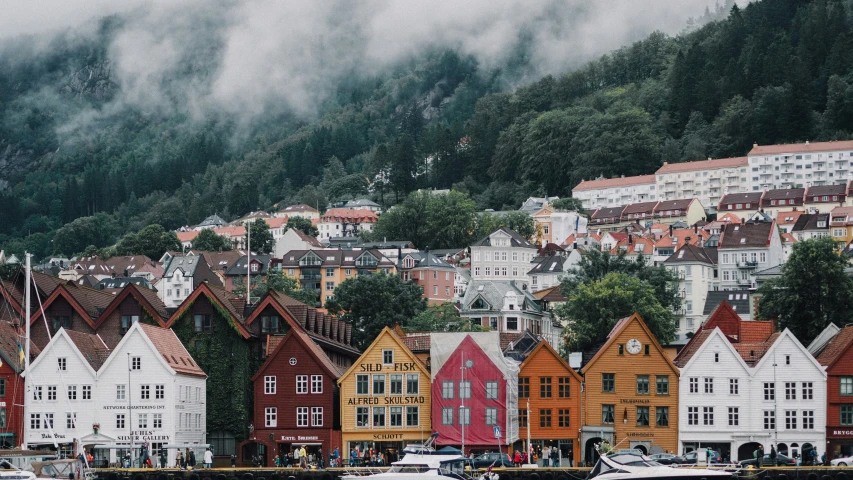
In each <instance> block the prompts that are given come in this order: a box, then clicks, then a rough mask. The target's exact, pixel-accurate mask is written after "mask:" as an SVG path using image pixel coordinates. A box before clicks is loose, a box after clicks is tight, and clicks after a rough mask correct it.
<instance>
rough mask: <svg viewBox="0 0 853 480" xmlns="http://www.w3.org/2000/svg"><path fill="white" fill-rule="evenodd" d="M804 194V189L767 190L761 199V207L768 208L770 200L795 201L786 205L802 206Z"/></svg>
mask: <svg viewBox="0 0 853 480" xmlns="http://www.w3.org/2000/svg"><path fill="white" fill-rule="evenodd" d="M805 194H806V189H805V188H783V189H779V190H768V191H766V192H764V197H763V198H762V199H761V206H762V207H769V206H770V201H771V200H795V202H794V203H788V205H802V204H803V196H805Z"/></svg>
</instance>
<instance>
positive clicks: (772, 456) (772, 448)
mask: <svg viewBox="0 0 853 480" xmlns="http://www.w3.org/2000/svg"><path fill="white" fill-rule="evenodd" d="M770 466H773V467H775V466H776V445H770Z"/></svg>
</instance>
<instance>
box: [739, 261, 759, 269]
mask: <svg viewBox="0 0 853 480" xmlns="http://www.w3.org/2000/svg"><path fill="white" fill-rule="evenodd" d="M757 266H758V262H754V261H749V262H737V268H743V269H752V268H756V267H757Z"/></svg>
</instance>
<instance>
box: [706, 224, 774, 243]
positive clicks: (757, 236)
mask: <svg viewBox="0 0 853 480" xmlns="http://www.w3.org/2000/svg"><path fill="white" fill-rule="evenodd" d="M775 228H776V223H774V222H771V223H766V222H760V223H745V224H743V225H738V224H734V223H730V224H727V225H726V226H725V227H723V228H722V229H721V230H720V245H719V248H757V247H766V246H768V245H769V244H770V235H771V233H772V232H773V229H775Z"/></svg>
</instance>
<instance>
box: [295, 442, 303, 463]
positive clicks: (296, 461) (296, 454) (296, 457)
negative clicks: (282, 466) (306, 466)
mask: <svg viewBox="0 0 853 480" xmlns="http://www.w3.org/2000/svg"><path fill="white" fill-rule="evenodd" d="M293 465H294V466H297V467H301V466H302V460H301V459H300V458H299V446H296V447H293Z"/></svg>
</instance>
